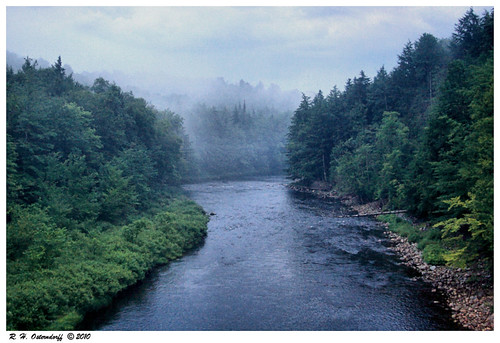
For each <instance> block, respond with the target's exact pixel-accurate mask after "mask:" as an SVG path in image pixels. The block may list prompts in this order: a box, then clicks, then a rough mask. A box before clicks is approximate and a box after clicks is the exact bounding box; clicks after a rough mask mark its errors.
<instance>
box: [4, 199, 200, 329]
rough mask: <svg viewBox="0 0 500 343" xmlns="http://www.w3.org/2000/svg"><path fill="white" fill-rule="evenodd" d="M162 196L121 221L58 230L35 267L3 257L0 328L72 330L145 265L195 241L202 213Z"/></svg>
mask: <svg viewBox="0 0 500 343" xmlns="http://www.w3.org/2000/svg"><path fill="white" fill-rule="evenodd" d="M168 195H169V194H165V202H168V204H166V205H165V206H160V204H161V202H160V201H158V204H157V206H159V207H161V210H159V211H158V212H156V213H153V214H146V213H145V214H144V216H142V217H140V218H137V219H135V220H133V221H132V222H130V223H128V224H127V225H114V226H108V227H107V228H106V229H105V230H104V229H103V230H99V231H98V230H96V229H95V230H94V231H92V232H89V233H88V234H84V233H79V232H69V233H66V235H65V236H63V235H62V234H61V236H60V237H59V238H60V240H59V241H57V243H59V244H60V246H59V247H52V249H53V251H54V253H53V258H52V260H51V263H50V264H47V265H43V268H42V267H36V266H35V267H34V266H33V265H34V263H33V262H32V260H33V259H27V258H25V259H23V260H18V261H10V262H9V263H8V264H7V330H9V331H18V330H56V331H61V330H74V329H75V328H76V327H77V326H78V324H79V323H80V322H81V321H82V320H83V318H84V316H85V315H86V314H88V313H91V312H93V311H96V310H98V309H100V308H103V307H105V306H107V305H108V304H109V303H110V302H111V301H112V299H113V298H114V297H115V296H116V295H117V294H119V293H120V292H121V291H123V290H125V289H126V288H128V287H130V286H132V285H134V284H136V283H137V282H139V281H141V280H143V279H144V278H145V276H146V275H147V274H148V273H149V272H150V271H151V270H152V269H153V268H155V267H157V266H159V265H164V264H167V263H168V262H169V261H172V260H175V259H177V258H179V257H180V256H182V255H183V254H184V253H185V252H187V251H189V250H190V249H192V248H194V247H196V246H197V245H198V244H200V243H201V242H202V241H203V240H204V238H205V236H206V234H207V222H208V216H207V215H206V213H205V211H204V210H203V209H202V208H201V207H200V206H199V205H197V204H196V203H194V202H193V201H191V200H189V199H187V198H185V197H181V196H175V195H172V194H170V198H168ZM29 214H30V213H27V214H26V215H29ZM56 248H57V250H56ZM56 253H57V254H56ZM28 257H29V256H28ZM30 263H31V264H30Z"/></svg>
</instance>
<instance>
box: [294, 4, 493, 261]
mask: <svg viewBox="0 0 500 343" xmlns="http://www.w3.org/2000/svg"><path fill="white" fill-rule="evenodd" d="M398 57H399V59H398V65H397V66H396V67H395V68H394V69H393V70H392V71H391V72H389V73H388V72H387V71H386V70H385V69H384V67H382V68H381V69H380V70H379V71H378V73H377V75H376V76H375V77H374V78H373V81H372V80H370V78H368V77H367V76H366V75H365V73H364V72H363V71H361V73H360V75H359V77H355V78H354V79H353V80H350V79H349V80H348V81H347V83H346V86H345V90H344V91H343V92H342V91H339V90H338V89H337V88H336V87H334V88H333V90H332V91H331V92H330V93H329V94H328V95H327V96H326V97H325V96H324V95H323V93H322V92H321V91H320V92H319V93H318V94H317V95H316V96H315V97H314V98H313V99H310V98H309V97H306V96H303V99H302V102H301V104H300V106H299V107H298V108H297V110H296V111H295V113H294V115H293V117H292V123H291V126H290V129H289V133H288V143H287V156H288V163H289V168H288V173H289V175H290V177H292V178H293V179H294V180H296V181H297V182H301V183H304V184H306V185H308V184H311V183H313V182H314V181H323V182H330V183H331V184H332V185H333V186H334V187H335V188H336V189H337V190H338V191H340V192H341V193H349V194H354V195H356V196H358V197H359V198H360V200H361V201H365V202H367V201H373V200H380V201H383V202H384V203H385V204H386V207H387V208H406V209H409V210H410V211H411V212H413V214H415V215H418V216H419V217H421V218H425V219H428V220H430V221H431V222H432V223H433V224H434V226H435V228H436V229H439V230H440V231H439V233H440V235H439V239H440V240H441V242H440V244H442V245H443V247H444V248H443V250H442V251H443V252H442V256H441V257H442V258H443V260H444V261H446V262H448V263H452V264H459V265H465V264H466V263H469V262H473V261H477V260H478V259H486V260H489V261H491V260H492V256H493V10H492V11H491V12H487V11H486V12H485V13H484V14H483V15H482V16H481V17H480V16H478V15H476V14H475V13H474V11H473V10H472V9H470V10H469V11H467V13H466V14H465V15H464V17H463V18H461V19H460V20H459V22H458V24H457V25H456V30H455V33H454V34H453V36H452V37H451V39H447V40H438V39H437V38H435V37H434V36H432V35H431V34H428V33H425V34H423V35H422V36H421V37H420V38H419V39H418V40H417V41H416V42H413V43H412V42H408V43H407V44H406V46H405V47H404V49H403V51H402V53H401V55H399V56H398ZM433 235H434V236H435V234H433Z"/></svg>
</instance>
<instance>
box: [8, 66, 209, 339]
mask: <svg viewBox="0 0 500 343" xmlns="http://www.w3.org/2000/svg"><path fill="white" fill-rule="evenodd" d="M6 100H7V161H6V162H7V329H8V330H39V329H51V330H58V329H71V328H73V327H74V326H75V325H76V324H77V323H78V322H79V321H80V320H81V318H82V316H83V315H84V314H85V313H87V312H88V311H91V310H95V309H97V308H99V307H101V306H103V305H104V304H106V303H108V302H109V301H110V299H111V298H112V297H113V296H114V295H115V294H116V293H117V292H119V291H120V290H122V289H124V288H125V287H127V286H129V285H131V284H133V283H135V282H137V281H138V280H140V279H142V278H143V277H144V276H145V274H146V273H147V272H148V270H150V269H151V268H152V267H153V266H155V265H157V264H160V263H166V262H167V261H168V260H171V259H173V258H176V257H178V256H180V255H181V254H182V252H183V251H185V250H186V249H189V248H192V247H193V246H195V245H196V244H197V243H199V242H200V241H201V240H202V238H203V237H204V235H205V233H206V223H207V217H206V215H205V214H204V212H203V210H202V209H201V208H200V207H198V206H197V205H196V204H194V203H192V202H190V201H188V200H187V199H185V198H183V197H182V196H181V194H180V193H179V192H178V191H177V192H176V191H175V188H174V187H175V186H176V185H178V184H179V183H180V182H182V181H183V176H184V175H185V174H186V173H187V170H188V168H189V156H188V153H187V152H188V151H189V146H188V143H187V142H188V140H187V137H186V134H185V133H184V128H183V125H182V119H181V118H180V117H179V116H177V115H175V114H174V113H172V112H169V111H158V110H156V109H155V108H153V107H151V106H149V105H147V103H146V101H145V100H143V99H139V98H135V97H134V96H133V95H132V94H131V93H125V92H123V91H122V90H121V89H120V88H119V87H118V86H116V85H115V84H111V83H109V82H108V81H106V80H104V79H102V78H99V79H97V80H95V82H94V84H93V86H91V87H87V86H82V85H81V84H79V83H77V82H75V81H74V80H73V78H72V75H66V72H65V70H64V68H63V67H62V63H61V58H59V59H58V60H57V61H56V62H55V64H54V65H53V66H51V67H49V68H38V67H37V63H36V61H35V62H34V61H32V60H31V59H29V58H27V59H26V60H25V63H24V65H23V66H22V68H21V70H19V71H17V72H14V71H13V70H12V69H11V68H8V69H7V99H6Z"/></svg>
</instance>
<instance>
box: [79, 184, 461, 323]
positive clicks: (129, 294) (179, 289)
mask: <svg viewBox="0 0 500 343" xmlns="http://www.w3.org/2000/svg"><path fill="white" fill-rule="evenodd" d="M285 184H286V180H285V179H283V178H279V177H272V178H265V179H260V180H251V181H231V182H208V183H202V184H194V185H188V186H185V188H186V190H187V191H188V192H189V195H190V197H191V198H192V199H194V200H195V201H196V202H198V203H199V204H200V205H202V206H203V207H204V209H205V210H206V211H207V212H209V213H210V212H213V213H215V215H213V216H212V217H211V220H210V222H209V225H208V236H207V238H206V240H205V243H204V244H203V246H201V247H199V248H197V249H196V250H194V251H192V252H190V253H188V254H187V255H186V256H184V257H183V258H181V259H179V260H177V261H174V262H172V263H170V264H169V265H167V266H164V267H161V268H158V269H157V270H155V271H154V272H153V273H151V275H150V276H149V277H148V278H147V279H146V280H145V281H143V282H141V283H140V284H139V285H137V286H134V287H132V288H130V289H129V290H127V291H125V292H124V293H123V294H121V295H120V296H119V297H118V299H117V300H116V301H114V302H113V304H112V305H111V306H109V307H108V308H107V309H105V310H103V311H100V312H99V313H97V314H95V313H94V314H92V316H91V318H87V320H86V321H85V324H84V326H85V327H84V328H83V329H86V330H115V331H124V330H134V331H141V330H148V331H158V330H216V331H219V330H301V331H302V330H343V331H346V330H456V329H458V328H457V327H455V326H454V325H453V324H452V321H451V317H450V312H449V311H448V310H447V308H446V307H445V306H444V305H443V303H444V301H443V298H442V297H441V296H440V295H439V294H438V293H436V292H432V288H431V287H430V286H429V285H428V284H425V283H423V282H422V281H419V280H417V279H416V278H415V277H414V276H415V275H412V271H411V270H409V269H408V268H407V267H405V266H403V265H401V263H400V261H399V260H398V258H397V256H395V255H394V254H393V253H392V252H391V251H390V250H389V249H388V246H389V244H390V243H389V241H388V240H387V238H386V237H385V235H384V233H383V228H382V227H381V226H380V225H379V224H378V223H377V222H376V221H374V220H373V219H369V218H338V217H339V215H342V214H343V213H344V212H345V211H346V209H345V208H343V207H342V206H341V205H340V204H338V203H336V202H334V201H326V200H320V199H315V198H313V197H310V196H307V195H304V194H301V193H296V192H293V191H291V190H289V189H288V188H287V187H286V185H285Z"/></svg>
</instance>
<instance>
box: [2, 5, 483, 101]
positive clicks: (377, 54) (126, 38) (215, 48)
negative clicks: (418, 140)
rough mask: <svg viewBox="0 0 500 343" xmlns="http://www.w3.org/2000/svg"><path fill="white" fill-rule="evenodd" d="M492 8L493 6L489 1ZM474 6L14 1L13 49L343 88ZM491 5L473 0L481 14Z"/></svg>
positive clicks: (129, 66) (96, 65)
mask: <svg viewBox="0 0 500 343" xmlns="http://www.w3.org/2000/svg"><path fill="white" fill-rule="evenodd" d="M487 8H489V7H487ZM467 9H468V7H449V6H448V7H7V9H6V15H7V16H6V23H7V25H6V30H7V31H6V47H7V50H8V51H11V52H14V53H16V54H18V55H20V56H23V57H26V56H30V57H33V58H40V57H41V58H44V59H46V60H48V61H50V62H51V63H53V62H54V61H55V60H56V59H57V57H58V56H59V55H60V56H61V57H62V60H63V63H65V64H69V65H71V67H72V68H73V70H74V71H75V72H78V73H80V72H83V71H89V72H94V71H102V70H107V71H113V70H117V71H123V72H125V73H136V72H140V73H145V74H154V75H157V76H158V75H163V74H167V75H170V76H173V77H181V78H197V77H202V78H214V77H224V78H225V79H226V80H227V81H230V82H238V81H239V80H240V79H243V80H245V81H247V82H250V83H251V84H253V85H255V84H257V83H258V82H259V81H262V82H263V83H264V85H265V86H269V85H270V84H271V83H275V84H277V85H279V86H280V87H281V88H282V89H298V90H300V91H303V92H306V93H307V92H317V91H318V90H319V89H322V90H323V91H324V92H328V91H329V90H330V89H331V88H332V87H333V85H337V86H338V87H339V88H340V89H343V87H344V84H345V81H346V80H347V78H352V77H354V76H357V75H359V71H360V70H361V69H363V70H364V71H365V73H366V74H367V76H369V77H370V78H373V76H374V75H375V73H376V71H377V70H378V69H379V68H380V67H381V66H382V65H385V67H386V69H387V70H388V71H389V70H392V68H393V67H394V66H395V65H396V62H397V55H398V54H400V53H401V51H402V49H403V46H404V44H405V43H407V42H408V41H409V40H410V41H412V42H413V41H415V40H417V39H418V38H419V37H420V36H421V34H423V33H426V32H427V33H431V34H433V35H435V36H436V37H438V38H447V37H450V36H451V34H452V32H453V30H454V26H455V24H456V23H457V22H458V19H459V18H461V17H462V16H463V15H464V14H465V12H466V11H467ZM484 9H485V7H474V10H475V12H476V13H477V14H478V15H481V14H482V13H483V11H484Z"/></svg>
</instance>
